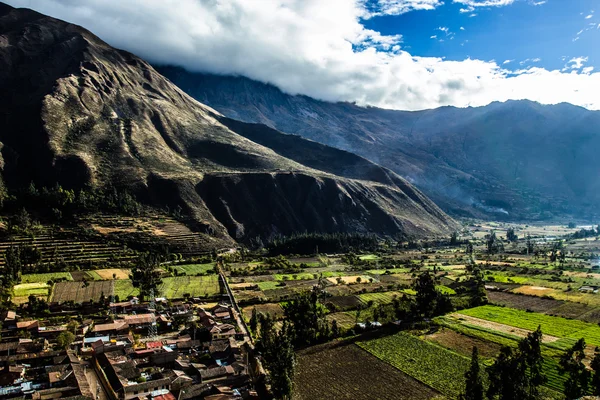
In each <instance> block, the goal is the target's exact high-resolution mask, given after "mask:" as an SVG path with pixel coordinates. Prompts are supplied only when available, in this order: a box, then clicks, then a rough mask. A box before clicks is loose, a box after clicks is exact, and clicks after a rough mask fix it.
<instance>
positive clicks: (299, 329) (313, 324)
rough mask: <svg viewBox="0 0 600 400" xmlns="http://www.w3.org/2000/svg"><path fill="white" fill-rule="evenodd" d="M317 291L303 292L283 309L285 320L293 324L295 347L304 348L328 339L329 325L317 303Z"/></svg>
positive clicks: (324, 311)
mask: <svg viewBox="0 0 600 400" xmlns="http://www.w3.org/2000/svg"><path fill="white" fill-rule="evenodd" d="M318 297H319V291H318V290H312V291H310V292H303V293H300V294H298V295H297V296H296V298H294V299H292V300H291V301H289V302H288V303H287V304H285V305H284V307H283V312H284V315H285V319H286V320H288V321H290V322H291V323H292V324H293V328H294V330H293V333H294V334H295V337H294V338H292V341H293V343H294V344H295V345H296V346H304V345H310V344H314V343H317V342H318V341H320V340H327V339H328V337H327V336H328V330H329V325H328V322H327V320H326V319H325V313H326V310H325V308H324V307H323V306H322V305H321V304H320V303H319V301H318Z"/></svg>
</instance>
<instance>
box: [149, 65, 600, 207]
mask: <svg viewBox="0 0 600 400" xmlns="http://www.w3.org/2000/svg"><path fill="white" fill-rule="evenodd" d="M159 70H160V71H161V72H162V73H163V74H164V75H165V76H167V77H168V78H169V79H170V80H171V81H172V82H174V83H175V84H177V85H178V86H179V87H181V88H182V89H183V90H184V91H186V92H187V93H188V94H190V95H191V96H193V97H194V98H196V99H198V100H199V101H202V102H203V103H205V104H208V105H210V106H211V107H214V108H215V109H217V110H218V111H220V112H222V113H223V114H225V115H227V116H229V117H231V118H236V119H239V120H241V121H246V122H260V123H263V124H267V125H269V126H271V127H273V128H276V129H279V130H281V131H284V132H288V133H294V134H299V135H301V136H303V137H305V138H309V139H312V140H315V141H318V142H321V143H324V144H327V145H330V146H335V147H338V148H340V149H345V150H348V151H351V152H355V153H356V154H359V155H361V156H363V157H366V158H368V159H370V160H372V161H375V162H377V163H379V164H380V165H382V166H385V167H387V168H390V169H392V170H393V171H395V172H397V173H398V174H400V175H402V176H403V177H405V178H407V179H408V180H410V181H411V182H412V183H414V184H415V185H416V186H417V187H419V188H420V189H421V190H423V191H424V192H425V193H426V194H427V195H428V196H429V197H431V198H432V199H433V200H434V201H435V202H436V203H437V204H439V205H440V206H441V207H442V208H444V209H445V210H446V211H449V212H451V213H454V214H455V215H474V216H479V217H487V218H512V219H523V218H525V219H529V218H551V217H556V216H568V215H574V216H578V217H586V218H591V219H594V218H595V217H594V216H595V215H597V214H598V212H597V207H596V204H597V203H598V201H599V200H600V164H599V163H598V162H597V160H596V157H595V153H596V152H597V149H599V148H600V112H596V111H588V110H586V109H583V108H581V107H576V106H573V105H569V104H558V105H554V106H544V105H540V104H538V103H534V102H530V101H509V102H506V103H492V104H490V105H488V106H486V107H478V108H455V107H442V108H438V109H434V110H426V111H418V112H406V111H394V110H383V109H378V108H372V107H367V108H365V107H358V106H356V105H353V104H348V103H328V102H323V101H318V100H315V99H312V98H309V97H306V96H292V95H288V94H286V93H283V92H281V91H280V90H279V89H277V88H276V87H274V86H272V85H267V84H263V83H260V82H256V81H252V80H250V79H247V78H244V77H231V76H216V75H209V74H200V73H190V72H186V71H184V70H182V69H181V68H176V67H160V68H159Z"/></svg>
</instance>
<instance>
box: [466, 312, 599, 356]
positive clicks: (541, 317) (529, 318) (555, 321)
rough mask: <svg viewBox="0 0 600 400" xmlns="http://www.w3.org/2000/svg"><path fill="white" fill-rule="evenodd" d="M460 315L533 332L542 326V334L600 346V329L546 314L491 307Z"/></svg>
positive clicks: (586, 323)
mask: <svg viewBox="0 0 600 400" xmlns="http://www.w3.org/2000/svg"><path fill="white" fill-rule="evenodd" d="M460 314H464V315H469V316H471V317H476V318H481V319H485V320H487V321H493V322H498V323H501V324H506V325H510V326H514V327H517V328H522V329H528V330H531V331H533V330H535V329H537V327H538V326H541V327H542V332H543V333H545V334H547V335H550V336H556V337H559V338H567V339H579V338H582V337H583V338H585V340H586V342H587V343H588V344H592V345H596V346H600V327H599V326H597V325H594V324H590V323H588V322H583V321H579V320H575V319H566V318H561V317H552V316H550V315H546V314H539V313H532V312H527V311H523V310H516V309H514V308H508V307H497V306H490V305H487V306H481V307H476V308H471V309H468V310H461V311H460ZM567 342H569V343H570V342H571V341H567Z"/></svg>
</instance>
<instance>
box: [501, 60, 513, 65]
mask: <svg viewBox="0 0 600 400" xmlns="http://www.w3.org/2000/svg"><path fill="white" fill-rule="evenodd" d="M513 61H515V60H504V62H503V63H502V65H506V64H510V63H511V62H513Z"/></svg>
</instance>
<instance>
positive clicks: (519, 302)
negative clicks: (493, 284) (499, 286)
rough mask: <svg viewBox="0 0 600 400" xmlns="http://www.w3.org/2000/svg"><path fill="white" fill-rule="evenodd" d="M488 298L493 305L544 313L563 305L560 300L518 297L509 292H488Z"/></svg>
mask: <svg viewBox="0 0 600 400" xmlns="http://www.w3.org/2000/svg"><path fill="white" fill-rule="evenodd" d="M487 296H488V299H489V301H490V302H491V303H493V304H497V305H501V306H506V307H512V308H517V309H519V310H531V311H535V312H543V313H545V312H549V311H550V310H553V309H555V308H556V307H558V306H560V305H561V304H563V302H562V301H558V300H553V299H545V298H541V297H535V296H525V295H518V294H513V293H508V292H498V291H488V292H487Z"/></svg>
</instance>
